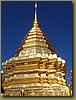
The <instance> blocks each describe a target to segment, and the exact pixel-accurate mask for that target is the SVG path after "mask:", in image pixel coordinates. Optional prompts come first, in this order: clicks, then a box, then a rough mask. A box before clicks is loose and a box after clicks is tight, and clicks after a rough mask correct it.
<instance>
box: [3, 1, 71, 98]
mask: <svg viewBox="0 0 76 100" xmlns="http://www.w3.org/2000/svg"><path fill="white" fill-rule="evenodd" d="M2 65H3V66H4V69H5V70H6V75H5V76H4V79H5V80H4V81H3V84H2V86H3V87H4V90H5V94H4V95H7V96H57V95H60V96H69V90H68V87H67V86H66V80H65V78H64V76H65V72H66V64H65V60H64V59H62V58H60V57H59V56H58V55H57V53H56V51H55V49H54V48H53V47H52V45H51V44H50V43H49V41H48V38H47V37H46V35H45V34H44V33H43V32H42V30H41V28H40V25H39V23H38V18H37V2H36V3H35V19H34V22H33V26H32V28H31V29H30V31H29V32H28V34H27V35H26V37H25V38H24V40H23V41H22V44H21V45H20V46H19V48H18V50H17V51H16V54H15V55H14V56H13V57H12V58H10V59H9V60H7V61H6V62H4V63H3V64H2Z"/></svg>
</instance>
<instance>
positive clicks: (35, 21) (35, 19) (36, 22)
mask: <svg viewBox="0 0 76 100" xmlns="http://www.w3.org/2000/svg"><path fill="white" fill-rule="evenodd" d="M37 8H38V4H37V1H35V5H34V9H35V15H34V26H36V25H38V14H37Z"/></svg>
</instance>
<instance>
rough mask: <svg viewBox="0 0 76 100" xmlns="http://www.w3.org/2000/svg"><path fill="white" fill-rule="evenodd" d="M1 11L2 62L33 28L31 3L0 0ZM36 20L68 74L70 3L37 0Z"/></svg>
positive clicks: (70, 23)
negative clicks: (64, 64)
mask: <svg viewBox="0 0 76 100" xmlns="http://www.w3.org/2000/svg"><path fill="white" fill-rule="evenodd" d="M1 10H2V11H1V17H2V18H1V26H2V30H1V31H2V33H1V36H2V37H1V42H2V46H1V54H2V55H1V56H2V62H3V61H5V60H7V59H9V58H10V57H12V56H13V55H14V54H15V51H16V50H17V48H18V46H19V45H20V43H21V41H22V40H23V38H24V36H25V35H26V34H27V33H28V31H29V29H30V28H31V27H32V23H33V20H34V2H33V1H32V2H31V1H30V2H26V1H25V2H21V1H20V2H19V1H18V2H16V1H15V2H12V1H11V2H7V1H6V2H1ZM38 20H39V23H40V27H41V29H42V30H43V32H44V33H45V34H46V35H47V36H48V39H49V40H50V43H51V44H52V45H53V47H54V48H55V49H56V51H57V53H58V54H59V55H60V57H61V58H63V59H65V60H66V66H67V74H66V75H68V74H69V72H70V70H71V69H72V67H73V66H72V2H71V1H68V2H67V1H65V2H62V1H61V2H55V1H54V2H51V1H47V2H45V1H43V2H42V1H39V2H38ZM66 78H67V77H66ZM67 81H68V79H67Z"/></svg>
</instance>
